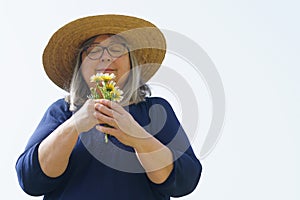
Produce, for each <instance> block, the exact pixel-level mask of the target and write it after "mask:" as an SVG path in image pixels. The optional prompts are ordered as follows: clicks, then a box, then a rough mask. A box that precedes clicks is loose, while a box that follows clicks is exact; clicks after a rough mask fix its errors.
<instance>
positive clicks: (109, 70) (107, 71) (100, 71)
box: [96, 68, 116, 73]
mask: <svg viewBox="0 0 300 200" xmlns="http://www.w3.org/2000/svg"><path fill="white" fill-rule="evenodd" d="M115 71H116V70H114V69H109V68H106V69H99V70H96V72H97V73H112V72H115Z"/></svg>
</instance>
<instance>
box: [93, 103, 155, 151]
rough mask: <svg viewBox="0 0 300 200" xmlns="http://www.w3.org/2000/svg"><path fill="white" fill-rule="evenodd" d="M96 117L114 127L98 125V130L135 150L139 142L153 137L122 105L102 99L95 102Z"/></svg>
mask: <svg viewBox="0 0 300 200" xmlns="http://www.w3.org/2000/svg"><path fill="white" fill-rule="evenodd" d="M95 110H96V113H95V117H96V118H97V119H98V120H99V121H101V122H104V123H106V124H108V125H110V126H112V127H105V126H101V125H98V126H96V128H97V129H98V130H99V131H101V132H103V133H106V134H109V135H113V136H115V137H116V138H117V139H118V140H119V141H120V142H122V143H123V144H125V145H128V146H131V147H133V148H135V145H137V144H138V140H139V139H142V138H147V137H151V135H150V134H148V133H147V132H146V131H145V130H144V129H143V127H141V126H140V125H139V124H138V123H137V122H136V121H135V119H134V118H133V117H132V116H131V114H130V113H129V112H127V111H126V110H125V109H124V108H123V107H122V106H121V105H119V104H117V103H115V102H112V101H109V100H106V99H100V100H96V101H95Z"/></svg>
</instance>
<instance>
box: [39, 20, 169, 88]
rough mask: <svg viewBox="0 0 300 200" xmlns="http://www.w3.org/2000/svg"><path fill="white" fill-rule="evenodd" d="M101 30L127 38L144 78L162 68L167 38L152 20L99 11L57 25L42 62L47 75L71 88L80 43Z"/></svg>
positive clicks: (59, 83)
mask: <svg viewBox="0 0 300 200" xmlns="http://www.w3.org/2000/svg"><path fill="white" fill-rule="evenodd" d="M101 34H117V35H120V36H122V37H123V38H125V39H126V41H127V42H128V44H129V45H130V51H135V55H136V58H137V61H138V63H139V65H140V67H141V69H142V70H141V73H142V74H141V77H142V79H143V80H142V81H143V82H147V81H148V80H149V79H150V78H151V77H152V76H153V75H154V74H155V72H156V71H157V70H158V69H159V67H160V65H161V63H162V61H163V59H164V57H165V53H166V40H165V38H164V36H163V34H162V32H161V31H160V30H159V29H158V28H157V27H156V26H155V25H153V24H152V23H150V22H148V21H146V20H143V19H140V18H136V17H132V16H125V15H97V16H89V17H84V18H80V19H77V20H75V21H72V22H70V23H68V24H66V25H64V26H63V27H61V28H60V29H58V30H57V31H56V32H55V33H54V34H53V35H52V37H51V38H50V40H49V42H48V44H47V46H46V48H45V50H44V53H43V65H44V69H45V72H46V74H47V76H48V77H49V78H50V80H51V81H53V82H54V83H55V84H56V85H57V86H58V87H60V88H62V89H64V90H66V91H69V88H70V83H71V79H72V75H73V70H74V67H75V64H76V57H77V55H78V53H79V49H80V47H81V45H82V44H83V43H84V42H85V41H86V40H87V39H89V38H91V37H93V36H96V35H101Z"/></svg>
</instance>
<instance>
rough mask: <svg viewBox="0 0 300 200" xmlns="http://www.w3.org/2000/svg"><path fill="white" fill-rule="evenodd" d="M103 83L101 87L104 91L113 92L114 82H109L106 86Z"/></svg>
mask: <svg viewBox="0 0 300 200" xmlns="http://www.w3.org/2000/svg"><path fill="white" fill-rule="evenodd" d="M103 82H104V83H102V85H103V88H104V89H105V90H106V91H108V92H110V91H113V90H114V89H115V85H116V82H114V81H109V82H107V83H106V84H105V81H103Z"/></svg>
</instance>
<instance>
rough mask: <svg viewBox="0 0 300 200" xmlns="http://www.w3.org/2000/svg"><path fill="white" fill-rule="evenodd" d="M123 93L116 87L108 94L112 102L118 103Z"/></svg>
mask: <svg viewBox="0 0 300 200" xmlns="http://www.w3.org/2000/svg"><path fill="white" fill-rule="evenodd" d="M122 95H123V91H122V90H120V89H119V88H118V87H115V88H114V90H112V91H111V92H110V96H111V99H112V101H116V102H120V101H122V99H123V96H122Z"/></svg>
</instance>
